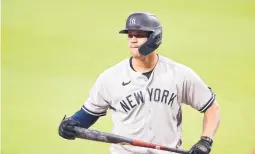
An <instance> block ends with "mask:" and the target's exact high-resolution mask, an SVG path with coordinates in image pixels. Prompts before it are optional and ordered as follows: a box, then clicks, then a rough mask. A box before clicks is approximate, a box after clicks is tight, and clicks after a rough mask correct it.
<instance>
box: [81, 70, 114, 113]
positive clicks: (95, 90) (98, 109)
mask: <svg viewBox="0 0 255 154" xmlns="http://www.w3.org/2000/svg"><path fill="white" fill-rule="evenodd" d="M107 96H108V95H107V89H106V87H105V77H104V74H103V73H102V74H100V76H99V77H98V78H97V79H96V82H95V83H94V85H93V86H92V88H91V89H90V92H89V96H88V98H87V99H86V100H85V102H84V104H83V106H82V109H83V110H85V111H86V112H88V113H89V114H91V115H94V116H104V115H106V111H107V109H108V107H109V102H110V101H109V100H108V97H107Z"/></svg>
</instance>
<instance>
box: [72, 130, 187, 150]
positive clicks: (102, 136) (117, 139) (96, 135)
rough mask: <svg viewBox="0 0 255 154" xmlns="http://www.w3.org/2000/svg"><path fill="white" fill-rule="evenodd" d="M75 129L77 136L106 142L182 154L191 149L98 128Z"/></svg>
mask: <svg viewBox="0 0 255 154" xmlns="http://www.w3.org/2000/svg"><path fill="white" fill-rule="evenodd" d="M74 130H75V131H76V133H77V136H76V137H77V138H81V139H87V140H93V141H99V142H105V143H113V144H122V145H124V144H125V145H133V146H138V147H146V148H151V149H158V150H164V151H170V152H176V153H181V154H189V151H185V150H180V149H174V148H170V147H166V146H161V145H156V144H153V143H148V142H144V141H138V140H133V139H130V138H126V137H123V136H119V135H115V134H110V133H106V132H100V131H96V130H90V129H85V128H81V127H76V126H75V127H74Z"/></svg>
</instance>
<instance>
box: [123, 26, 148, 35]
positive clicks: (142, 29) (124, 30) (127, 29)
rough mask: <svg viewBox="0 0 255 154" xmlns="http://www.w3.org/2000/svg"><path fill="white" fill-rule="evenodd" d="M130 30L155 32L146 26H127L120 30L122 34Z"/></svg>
mask: <svg viewBox="0 0 255 154" xmlns="http://www.w3.org/2000/svg"><path fill="white" fill-rule="evenodd" d="M129 30H141V31H145V32H153V30H150V29H146V28H136V27H134V28H125V29H123V30H121V31H119V33H120V34H127V33H128V31H129Z"/></svg>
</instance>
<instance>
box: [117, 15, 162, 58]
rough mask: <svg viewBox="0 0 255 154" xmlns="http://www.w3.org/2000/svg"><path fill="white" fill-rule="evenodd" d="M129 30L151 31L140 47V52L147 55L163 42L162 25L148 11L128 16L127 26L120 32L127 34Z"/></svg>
mask: <svg viewBox="0 0 255 154" xmlns="http://www.w3.org/2000/svg"><path fill="white" fill-rule="evenodd" d="M128 30H142V31H148V32H150V35H149V37H148V40H147V41H146V42H145V43H144V44H143V45H141V46H140V47H139V49H138V51H139V52H140V54H142V55H144V56H146V55H148V54H150V53H151V52H153V51H154V50H156V49H157V48H158V47H159V46H160V44H161V42H162V26H161V24H160V22H159V20H158V18H157V17H156V16H155V15H153V14H151V13H148V12H136V13H133V14H131V15H129V17H128V18H127V21H126V28H125V29H123V30H121V31H120V32H119V33H121V34H127V33H128Z"/></svg>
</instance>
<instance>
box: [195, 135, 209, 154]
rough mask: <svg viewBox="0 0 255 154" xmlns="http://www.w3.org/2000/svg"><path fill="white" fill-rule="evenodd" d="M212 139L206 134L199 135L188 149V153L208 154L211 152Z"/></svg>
mask: <svg viewBox="0 0 255 154" xmlns="http://www.w3.org/2000/svg"><path fill="white" fill-rule="evenodd" d="M212 143H213V140H212V139H211V138H209V137H206V136H201V138H200V140H199V141H198V142H197V143H196V144H195V145H194V146H193V147H192V148H191V149H190V154H209V153H210V152H211V147H212Z"/></svg>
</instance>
